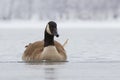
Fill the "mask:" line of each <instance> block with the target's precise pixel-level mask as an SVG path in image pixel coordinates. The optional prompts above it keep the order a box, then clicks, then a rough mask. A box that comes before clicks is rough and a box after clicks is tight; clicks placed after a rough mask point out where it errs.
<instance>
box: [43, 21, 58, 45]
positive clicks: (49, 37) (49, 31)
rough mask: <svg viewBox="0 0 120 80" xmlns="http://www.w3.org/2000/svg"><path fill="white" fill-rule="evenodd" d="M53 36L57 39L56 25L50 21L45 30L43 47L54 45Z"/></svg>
mask: <svg viewBox="0 0 120 80" xmlns="http://www.w3.org/2000/svg"><path fill="white" fill-rule="evenodd" d="M54 36H56V37H59V34H58V32H57V24H56V23H55V22H54V21H50V22H48V24H47V25H46V28H45V37H44V42H45V43H44V47H47V46H50V45H54Z"/></svg>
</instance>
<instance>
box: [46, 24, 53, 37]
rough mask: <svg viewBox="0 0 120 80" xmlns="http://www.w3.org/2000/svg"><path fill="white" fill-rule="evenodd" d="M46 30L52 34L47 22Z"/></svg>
mask: <svg viewBox="0 0 120 80" xmlns="http://www.w3.org/2000/svg"><path fill="white" fill-rule="evenodd" d="M46 31H47V33H49V34H50V35H52V33H51V31H50V27H49V24H47V27H46Z"/></svg>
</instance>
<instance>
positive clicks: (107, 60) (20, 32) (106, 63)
mask: <svg viewBox="0 0 120 80" xmlns="http://www.w3.org/2000/svg"><path fill="white" fill-rule="evenodd" d="M43 32H44V29H43V28H40V29H27V28H26V29H12V28H11V29H0V79H1V80H38V79H39V80H73V79H75V80H120V29H119V28H104V29H103V28H73V29H72V28H70V29H69V28H65V29H64V28H60V29H58V32H59V34H60V37H59V38H55V39H56V40H58V41H60V42H61V43H64V41H65V40H66V39H69V42H68V44H67V45H66V47H65V49H66V51H67V55H68V62H46V63H45V62H44V63H31V64H28V63H24V62H22V60H21V56H22V53H23V52H24V50H25V48H24V46H25V45H26V44H28V43H31V42H34V41H38V40H42V39H43V36H44V35H43Z"/></svg>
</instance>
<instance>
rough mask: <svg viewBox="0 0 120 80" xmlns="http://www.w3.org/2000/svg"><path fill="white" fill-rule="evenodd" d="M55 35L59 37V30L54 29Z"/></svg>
mask: <svg viewBox="0 0 120 80" xmlns="http://www.w3.org/2000/svg"><path fill="white" fill-rule="evenodd" d="M53 35H54V36H56V37H59V34H58V32H57V29H54V31H53Z"/></svg>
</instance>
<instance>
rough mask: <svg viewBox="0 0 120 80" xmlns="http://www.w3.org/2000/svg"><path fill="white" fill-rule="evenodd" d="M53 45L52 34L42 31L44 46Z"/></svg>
mask: <svg viewBox="0 0 120 80" xmlns="http://www.w3.org/2000/svg"><path fill="white" fill-rule="evenodd" d="M50 45H54V35H50V34H48V33H47V32H46V30H45V33H44V47H47V46H50Z"/></svg>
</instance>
